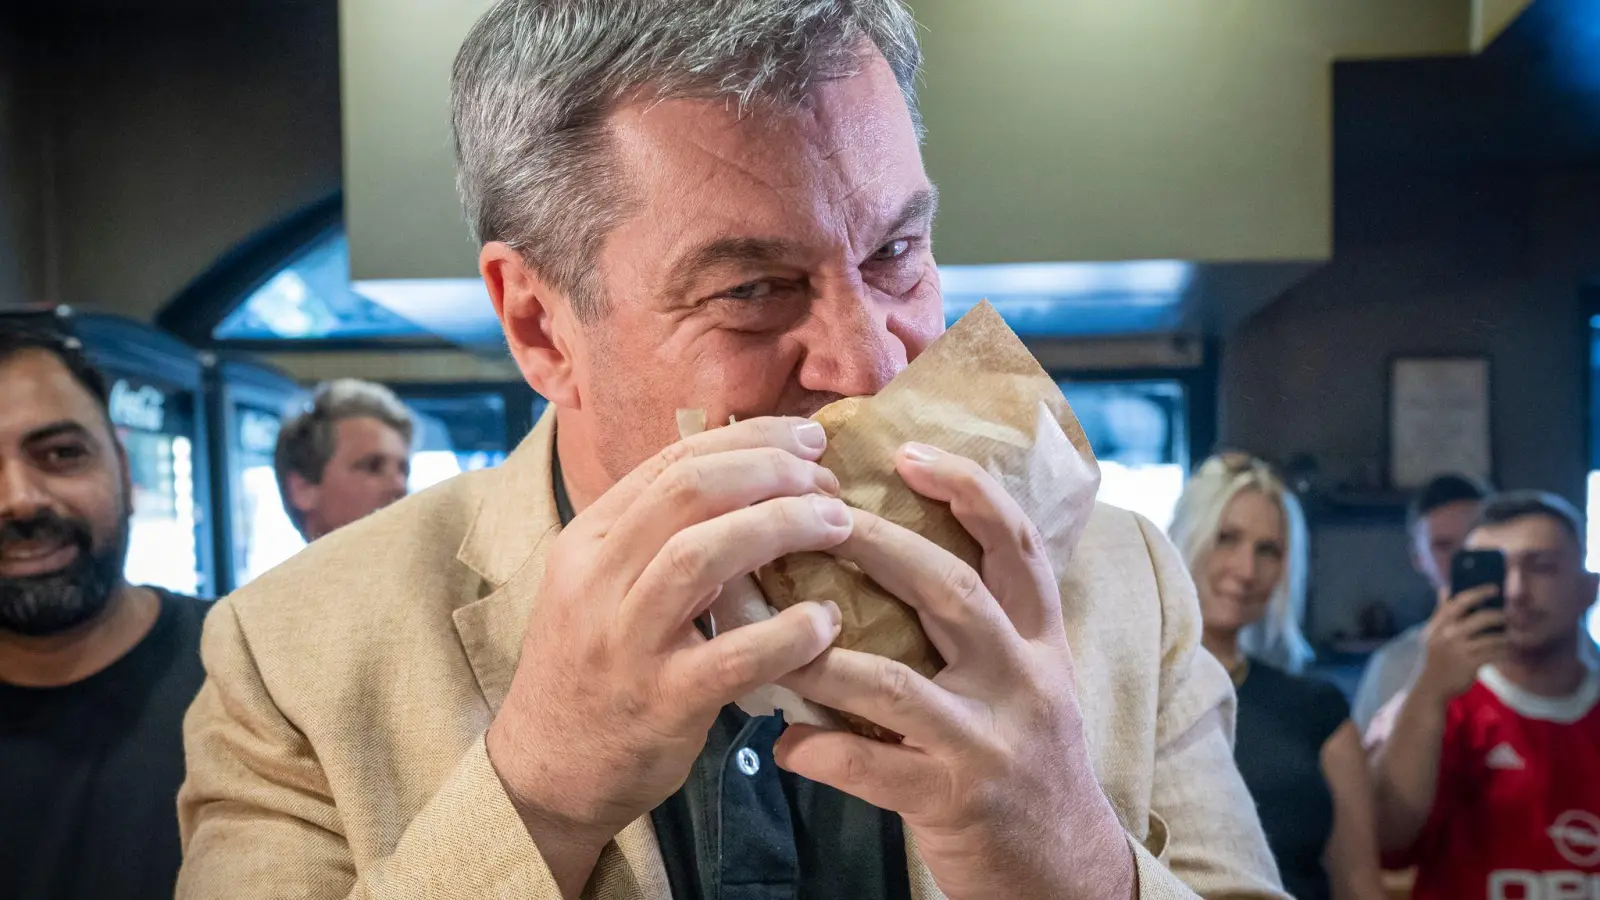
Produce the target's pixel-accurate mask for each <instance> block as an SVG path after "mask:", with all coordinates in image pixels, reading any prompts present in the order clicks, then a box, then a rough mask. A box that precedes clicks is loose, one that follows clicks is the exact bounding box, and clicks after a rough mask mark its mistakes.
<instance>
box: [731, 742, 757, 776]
mask: <svg viewBox="0 0 1600 900" xmlns="http://www.w3.org/2000/svg"><path fill="white" fill-rule="evenodd" d="M733 761H734V763H735V764H736V765H738V767H739V771H741V772H743V773H744V774H746V775H750V776H754V775H755V774H756V773H757V772H759V771H761V757H759V756H756V752H755V751H754V750H751V749H750V748H749V747H740V748H739V752H738V753H735V754H734V755H733Z"/></svg>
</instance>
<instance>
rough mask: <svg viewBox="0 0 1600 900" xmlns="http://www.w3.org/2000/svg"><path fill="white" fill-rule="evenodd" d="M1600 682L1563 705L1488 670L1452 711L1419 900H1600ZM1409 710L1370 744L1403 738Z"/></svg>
mask: <svg viewBox="0 0 1600 900" xmlns="http://www.w3.org/2000/svg"><path fill="white" fill-rule="evenodd" d="M1597 698H1600V675H1596V674H1591V675H1590V676H1589V677H1588V678H1587V679H1586V680H1585V681H1584V684H1583V687H1582V688H1580V689H1579V690H1578V691H1577V693H1575V694H1573V695H1572V696H1571V697H1567V698H1563V699H1560V700H1552V699H1549V698H1543V697H1537V696H1534V695H1532V694H1529V693H1527V692H1526V691H1523V690H1521V689H1520V688H1518V687H1516V686H1515V685H1513V684H1511V683H1510V682H1508V681H1506V680H1505V679H1504V678H1503V677H1502V676H1501V675H1500V674H1499V673H1498V672H1496V671H1495V670H1494V669H1492V668H1485V669H1484V670H1483V671H1482V672H1481V673H1480V674H1479V678H1478V683H1477V684H1475V685H1473V686H1472V689H1471V690H1469V691H1467V692H1466V693H1465V694H1462V695H1461V696H1460V697H1457V698H1456V699H1455V700H1454V701H1452V702H1451V704H1450V707H1449V709H1448V711H1447V713H1446V724H1445V734H1444V745H1443V748H1442V750H1441V754H1440V758H1439V789H1438V792H1437V795H1436V796H1435V799H1434V805H1433V812H1432V814H1431V815H1430V816H1429V818H1428V824H1427V826H1426V827H1425V828H1424V829H1423V832H1422V835H1421V837H1419V838H1418V840H1417V843H1416V845H1415V846H1414V847H1412V848H1411V850H1410V852H1408V853H1405V854H1402V855H1399V856H1396V857H1390V858H1386V859H1385V860H1384V863H1385V865H1386V866H1390V867H1393V868H1405V867H1407V866H1412V865H1414V866H1416V868H1417V881H1416V887H1415V888H1414V889H1413V891H1412V894H1411V896H1412V897H1413V898H1416V900H1600V705H1597V704H1596V700H1597ZM1398 705H1399V699H1398V698H1397V699H1396V700H1395V701H1394V702H1393V703H1391V704H1390V705H1389V706H1388V707H1386V708H1385V709H1384V712H1383V713H1382V714H1380V715H1379V717H1378V719H1377V720H1375V721H1374V722H1373V728H1372V731H1371V734H1370V735H1369V739H1376V740H1382V739H1383V736H1384V735H1386V734H1387V733H1388V730H1389V728H1390V727H1391V726H1392V722H1393V716H1394V712H1395V710H1396V709H1397V707H1398Z"/></svg>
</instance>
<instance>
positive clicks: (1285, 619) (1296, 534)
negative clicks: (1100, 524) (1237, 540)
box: [1167, 453, 1315, 672]
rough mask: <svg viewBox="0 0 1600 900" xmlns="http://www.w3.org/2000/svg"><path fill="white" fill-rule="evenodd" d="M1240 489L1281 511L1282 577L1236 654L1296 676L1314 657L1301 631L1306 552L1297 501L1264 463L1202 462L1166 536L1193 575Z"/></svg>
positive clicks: (1228, 457) (1244, 458) (1230, 456)
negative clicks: (1175, 546)
mask: <svg viewBox="0 0 1600 900" xmlns="http://www.w3.org/2000/svg"><path fill="white" fill-rule="evenodd" d="M1243 491H1260V492H1261V493H1262V494H1263V495H1265V496H1266V497H1267V498H1268V499H1271V500H1273V501H1276V502H1277V504H1278V507H1279V508H1280V509H1282V510H1283V522H1284V532H1285V534H1284V544H1285V546H1284V566H1283V577H1282V578H1280V579H1279V581H1278V584H1277V586H1276V587H1274V588H1273V589H1272V597H1271V599H1270V600H1269V601H1268V603H1267V614H1266V615H1265V616H1263V617H1262V619H1261V621H1259V622H1257V623H1255V624H1253V625H1250V626H1248V627H1246V628H1245V629H1244V630H1243V631H1241V632H1239V650H1240V652H1242V653H1244V654H1246V655H1247V656H1250V657H1253V658H1255V659H1259V660H1261V661H1262V662H1265V663H1267V664H1269V665H1274V666H1277V667H1279V668H1281V669H1285V670H1287V671H1290V672H1299V671H1300V670H1301V669H1303V668H1304V667H1305V665H1306V663H1308V662H1310V661H1311V660H1312V658H1313V657H1314V656H1315V653H1314V652H1313V651H1312V649H1311V645H1310V643H1308V642H1307V641H1306V638H1305V635H1304V634H1302V633H1301V631H1300V619H1301V617H1302V616H1304V615H1305V608H1306V578H1307V569H1309V568H1310V551H1309V547H1308V540H1307V537H1306V519H1305V514H1304V513H1303V512H1301V509H1300V501H1299V500H1297V499H1296V498H1295V496H1294V493H1293V492H1291V491H1290V490H1289V489H1288V488H1287V487H1286V486H1285V485H1284V483H1283V482H1282V481H1281V480H1280V479H1279V478H1278V476H1277V475H1275V474H1273V472H1272V470H1271V469H1270V468H1268V466H1267V464H1266V463H1264V462H1262V461H1260V460H1258V459H1255V458H1254V457H1251V456H1248V455H1246V454H1243V453H1224V454H1220V455H1217V456H1213V457H1211V458H1210V459H1208V460H1206V461H1205V463H1204V464H1203V465H1202V466H1200V469H1199V470H1198V471H1196V472H1195V474H1194V477H1192V478H1190V479H1189V483H1188V485H1186V486H1185V487H1184V489H1183V496H1182V497H1180V498H1179V499H1178V506H1177V509H1176V510H1175V511H1174V512H1173V516H1172V527H1171V528H1169V529H1167V533H1168V534H1169V535H1170V536H1171V537H1172V542H1173V544H1175V545H1177V548H1178V552H1179V553H1182V554H1183V560H1184V562H1185V563H1186V564H1188V566H1189V571H1190V572H1192V573H1197V572H1199V571H1200V564H1201V563H1202V562H1203V561H1204V560H1205V557H1206V554H1208V553H1210V552H1211V550H1212V548H1213V547H1215V546H1216V543H1217V531H1218V529H1219V528H1220V527H1221V523H1222V513H1223V511H1224V510H1226V509H1227V508H1228V504H1229V503H1230V502H1231V501H1232V500H1233V498H1234V497H1237V496H1238V495H1239V494H1240V493H1241V492H1243Z"/></svg>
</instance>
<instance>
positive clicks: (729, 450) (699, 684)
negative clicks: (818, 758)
mask: <svg viewBox="0 0 1600 900" xmlns="http://www.w3.org/2000/svg"><path fill="white" fill-rule="evenodd" d="M826 440H827V438H826V436H825V434H824V433H823V430H822V428H821V426H819V425H817V424H816V423H815V422H811V421H809V420H806V419H778V418H765V419H750V420H746V421H743V422H739V423H738V424H735V425H730V426H728V427H726V428H717V429H713V430H711V431H707V432H705V433H703V434H699V435H695V436H694V437H691V438H688V439H686V440H684V441H681V442H679V443H677V444H673V445H672V446H670V447H668V448H667V449H665V450H663V451H662V452H661V453H659V454H657V455H656V456H655V457H653V458H651V459H650V460H648V461H647V462H645V463H644V464H643V465H641V466H640V467H639V468H638V469H636V470H635V471H633V472H632V473H631V474H629V475H628V476H627V477H626V478H624V479H623V480H621V481H619V482H618V483H617V484H616V485H615V486H614V487H613V488H612V489H611V490H609V491H607V492H606V493H605V495H604V496H602V497H601V498H600V499H599V500H598V501H597V502H596V503H595V504H594V505H593V506H592V507H590V508H589V509H587V510H585V511H584V512H583V513H582V514H580V515H579V516H577V518H575V519H574V520H573V521H572V523H571V524H570V525H568V526H567V528H566V529H565V530H563V531H562V532H561V534H560V535H559V536H557V538H556V539H555V542H554V544H553V546H552V547H551V548H550V551H549V554H548V557H547V558H548V562H547V563H546V569H545V572H544V579H543V583H542V584H541V586H540V588H539V595H538V597H537V599H536V601H535V605H534V613H533V615H532V617H531V618H530V620H529V627H528V630H527V633H526V634H525V635H524V637H523V645H522V657H521V661H520V663H519V664H518V667H517V671H516V675H515V676H514V677H513V679H512V683H511V687H510V690H509V692H508V694H507V696H506V700H505V704H504V705H503V706H502V708H501V710H500V712H499V714H498V715H497V717H496V718H495V721H494V722H493V724H492V725H490V727H489V732H488V735H487V737H486V743H487V748H488V753H489V759H490V761H491V762H492V763H493V764H494V767H495V770H496V772H497V773H498V774H499V776H500V779H501V781H502V782H503V783H504V785H505V787H506V790H507V792H508V794H509V795H510V797H511V799H512V802H513V803H514V804H515V805H516V807H517V810H518V812H519V813H520V814H521V816H522V819H523V821H524V822H525V823H526V825H527V827H528V830H529V833H530V834H531V835H532V836H533V838H534V842H535V844H536V845H537V846H538V848H539V851H540V853H541V855H542V856H543V857H544V860H545V862H546V864H547V865H548V866H549V867H550V869H551V873H552V874H553V875H554V876H555V878H556V881H557V883H558V884H560V886H561V889H562V891H563V893H565V894H566V895H567V896H576V895H577V894H578V892H579V891H580V890H581V889H582V888H583V886H584V884H585V883H586V882H587V881H588V878H589V874H590V872H591V870H592V869H593V867H594V864H595V862H596V860H597V859H598V857H599V854H600V852H601V850H602V849H603V848H604V847H605V845H606V843H607V842H608V841H610V840H611V838H612V837H614V836H615V835H616V834H617V833H618V832H619V831H621V830H622V829H623V828H624V827H626V826H627V825H628V823H630V822H632V821H633V820H634V819H636V818H638V817H639V816H642V815H644V814H646V813H648V812H649V811H650V810H651V809H653V808H655V807H656V806H657V805H659V804H660V803H661V802H662V801H663V800H665V799H666V798H667V797H668V796H670V795H671V794H672V793H673V791H676V790H677V789H678V788H679V787H680V786H681V785H682V784H683V782H684V780H685V778H687V777H688V773H689V770H690V767H691V766H692V765H693V764H694V760H695V758H696V757H697V756H698V755H699V753H700V751H701V749H702V748H703V747H704V745H705V739H706V733H707V731H709V729H710V728H711V725H712V723H713V722H714V721H715V719H716V716H717V713H718V711H719V710H721V709H722V707H723V706H725V705H727V704H729V703H732V702H734V701H735V700H737V699H738V698H739V697H741V696H743V695H744V694H746V693H748V692H749V691H750V690H751V689H753V688H756V687H758V686H760V685H762V684H766V683H768V682H771V681H774V680H776V679H778V678H779V677H781V676H783V675H785V674H787V673H789V672H792V671H794V670H795V669H798V668H800V667H801V666H803V665H805V664H806V663H809V662H810V661H812V660H813V659H815V658H816V657H817V656H818V655H819V654H820V653H821V652H822V651H823V650H825V649H826V648H827V647H828V645H829V644H831V643H832V642H833V639H834V638H835V637H837V635H838V632H839V610H838V607H836V606H834V605H833V604H832V603H831V602H829V603H821V604H819V603H815V602H806V603H800V604H796V605H795V606H792V607H790V608H788V609H786V610H784V611H783V613H781V614H780V615H778V616H776V617H774V618H772V619H769V620H767V621H765V622H760V623H757V624H753V625H748V626H745V627H743V628H739V629H736V630H732V631H729V632H726V633H724V634H721V635H718V636H716V637H714V638H712V639H710V640H707V639H705V638H704V637H703V636H702V635H701V634H700V632H699V631H698V629H697V628H696V627H695V625H694V620H695V618H696V617H697V616H699V615H700V614H701V613H703V612H704V611H705V610H706V608H707V607H708V606H710V604H711V602H712V600H714V599H715V598H716V597H717V595H718V593H719V592H720V591H721V590H722V585H723V584H724V583H726V582H728V581H731V580H733V579H735V578H738V577H741V576H744V575H745V574H747V573H749V572H751V571H753V570H755V569H756V568H757V567H759V566H761V565H764V564H765V563H767V562H770V561H771V560H774V559H777V558H778V557H781V556H784V555H786V554H789V553H794V552H798V551H805V550H827V549H829V548H831V547H834V546H836V545H838V544H839V543H841V542H843V541H844V540H845V539H846V538H847V537H849V535H850V530H851V517H850V513H849V511H848V510H847V509H846V508H845V506H844V504H843V503H842V502H841V501H840V500H838V499H837V495H838V491H839V484H838V481H837V480H836V479H835V478H834V476H833V474H832V473H831V472H829V471H828V470H827V469H825V468H823V467H822V466H820V465H817V463H816V460H817V459H818V458H819V457H820V456H821V455H822V450H823V447H824V445H825V444H826Z"/></svg>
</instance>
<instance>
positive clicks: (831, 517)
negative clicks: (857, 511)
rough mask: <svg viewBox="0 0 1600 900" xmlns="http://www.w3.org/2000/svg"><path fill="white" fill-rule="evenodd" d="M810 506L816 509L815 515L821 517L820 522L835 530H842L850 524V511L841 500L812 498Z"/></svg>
mask: <svg viewBox="0 0 1600 900" xmlns="http://www.w3.org/2000/svg"><path fill="white" fill-rule="evenodd" d="M811 505H813V506H815V507H816V509H817V515H819V516H821V517H822V521H824V522H827V523H828V524H829V525H832V526H833V527H835V528H843V527H844V526H846V525H849V524H850V510H849V509H848V508H847V507H846V506H845V505H844V501H842V500H835V499H833V498H831V497H812V498H811Z"/></svg>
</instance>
